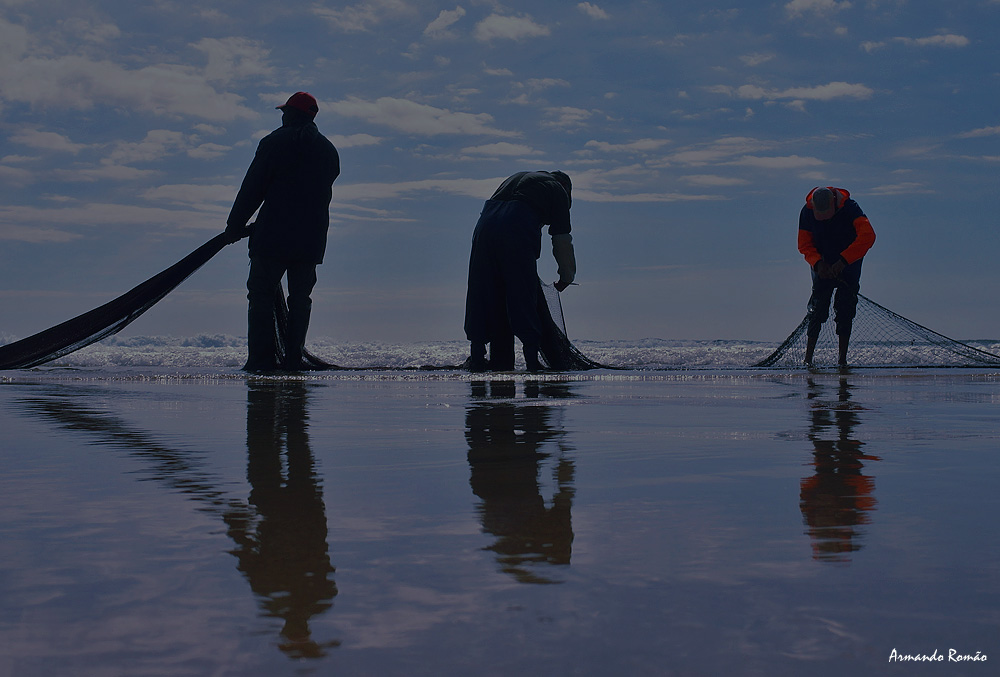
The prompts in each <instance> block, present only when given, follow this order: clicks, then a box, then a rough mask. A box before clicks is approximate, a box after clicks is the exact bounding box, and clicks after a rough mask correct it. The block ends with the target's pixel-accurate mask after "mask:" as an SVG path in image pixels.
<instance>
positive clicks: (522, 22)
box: [475, 14, 551, 42]
mask: <svg viewBox="0 0 1000 677" xmlns="http://www.w3.org/2000/svg"><path fill="white" fill-rule="evenodd" d="M550 32H551V31H549V29H548V27H546V26H542V25H541V24H537V23H535V21H534V20H533V19H531V17H527V16H525V17H518V16H502V15H500V14H491V15H490V16H488V17H486V18H485V19H483V20H482V21H480V22H479V23H478V24H476V31H475V36H476V39H477V40H479V41H481V42H491V41H492V40H523V39H525V38H540V37H544V36H546V35H549V33H550Z"/></svg>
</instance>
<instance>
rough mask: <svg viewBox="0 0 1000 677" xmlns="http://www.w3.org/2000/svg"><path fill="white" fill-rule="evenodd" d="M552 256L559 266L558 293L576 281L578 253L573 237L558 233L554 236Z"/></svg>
mask: <svg viewBox="0 0 1000 677" xmlns="http://www.w3.org/2000/svg"><path fill="white" fill-rule="evenodd" d="M552 256H553V257H555V260H556V265H557V266H558V272H559V281H558V282H556V283H555V288H556V290H558V291H562V290H564V289H565V288H566V287H568V286H570V285H571V284H573V280H574V279H576V252H575V251H574V249H573V236H572V235H570V234H569V233H556V234H554V235H553V236H552Z"/></svg>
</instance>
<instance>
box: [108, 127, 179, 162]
mask: <svg viewBox="0 0 1000 677" xmlns="http://www.w3.org/2000/svg"><path fill="white" fill-rule="evenodd" d="M192 146H193V143H192V142H191V140H190V138H189V137H188V136H187V135H186V134H184V133H183V132H174V131H170V130H167V129H153V130H150V131H149V132H147V133H146V138H144V139H143V140H142V141H138V142H134V143H132V142H126V141H122V142H119V143H117V144H115V146H114V149H113V150H112V151H111V153H110V154H109V155H108V157H107V160H106V161H107V162H109V163H113V164H129V163H132V162H154V161H157V160H161V159H163V157H165V156H167V155H171V154H174V153H179V152H183V151H185V150H187V149H189V148H191V147H192Z"/></svg>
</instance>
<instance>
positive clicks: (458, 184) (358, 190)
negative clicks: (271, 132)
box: [336, 176, 507, 202]
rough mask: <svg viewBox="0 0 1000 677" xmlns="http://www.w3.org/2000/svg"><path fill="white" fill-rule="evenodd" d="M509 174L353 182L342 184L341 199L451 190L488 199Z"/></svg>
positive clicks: (457, 193)
mask: <svg viewBox="0 0 1000 677" xmlns="http://www.w3.org/2000/svg"><path fill="white" fill-rule="evenodd" d="M506 178H507V177H506V176H501V177H494V178H489V179H424V180H421V181H402V182H399V183H352V184H344V185H341V184H338V185H337V189H336V196H337V201H338V202H346V201H350V200H381V199H385V198H397V197H400V196H402V195H409V194H413V193H449V194H452V195H460V196H464V197H473V198H478V199H482V200H485V199H486V198H488V197H489V196H490V195H492V194H493V191H495V190H496V187H497V186H499V185H500V183H501V182H503V180H504V179H506Z"/></svg>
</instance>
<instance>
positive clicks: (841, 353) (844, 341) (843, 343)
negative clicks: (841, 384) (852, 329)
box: [837, 334, 851, 367]
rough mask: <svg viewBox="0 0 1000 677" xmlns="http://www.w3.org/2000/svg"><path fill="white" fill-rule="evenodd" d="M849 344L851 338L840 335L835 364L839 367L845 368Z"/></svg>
mask: <svg viewBox="0 0 1000 677" xmlns="http://www.w3.org/2000/svg"><path fill="white" fill-rule="evenodd" d="M850 343H851V337H850V336H849V335H844V334H842V335H841V336H840V345H839V346H838V352H837V364H838V365H839V366H841V367H846V366H847V347H848V346H849V345H850Z"/></svg>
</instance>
